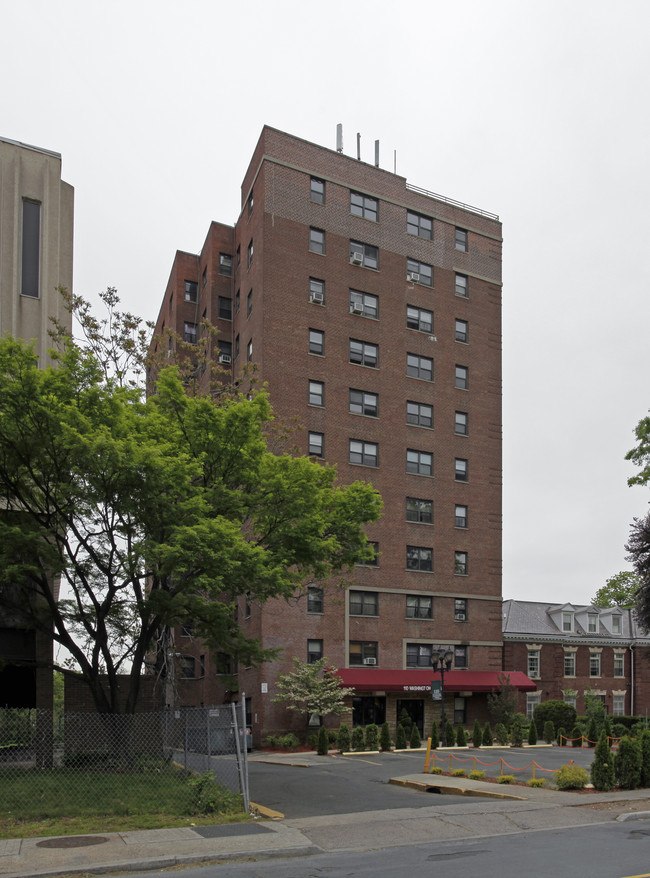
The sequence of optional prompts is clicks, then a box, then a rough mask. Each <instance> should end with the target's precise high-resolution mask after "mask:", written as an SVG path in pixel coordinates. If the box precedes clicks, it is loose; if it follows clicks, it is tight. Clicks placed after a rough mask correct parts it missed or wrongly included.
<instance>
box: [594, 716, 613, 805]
mask: <svg viewBox="0 0 650 878" xmlns="http://www.w3.org/2000/svg"><path fill="white" fill-rule="evenodd" d="M591 782H592V784H593V785H594V789H597V790H601V791H603V792H607V790H611V788H612V787H613V786H614V754H613V753H612V752H611V750H610V749H609V744H608V743H607V732H606V730H605V729H604V728H603V730H602V732H601V733H600V738H599V739H598V743H597V744H596V749H595V751H594V761H593V762H592V763H591Z"/></svg>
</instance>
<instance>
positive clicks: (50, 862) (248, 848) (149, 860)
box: [0, 753, 650, 878]
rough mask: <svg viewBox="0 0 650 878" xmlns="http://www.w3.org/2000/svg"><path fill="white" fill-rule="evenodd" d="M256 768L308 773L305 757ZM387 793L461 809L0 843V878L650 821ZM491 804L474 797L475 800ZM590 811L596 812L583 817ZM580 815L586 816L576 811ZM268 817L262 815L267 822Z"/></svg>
mask: <svg viewBox="0 0 650 878" xmlns="http://www.w3.org/2000/svg"><path fill="white" fill-rule="evenodd" d="M276 755H277V754H272V756H271V755H265V756H264V757H260V758H259V759H260V761H271V759H272V760H273V761H275V762H279V763H281V764H287V765H313V764H315V763H314V757H313V756H312V755H311V754H302V753H301V754H287V755H286V756H284V755H280V756H279V757H278V758H277V759H276V758H275V757H276ZM391 783H398V784H402V785H407V786H410V787H413V788H416V789H421V790H422V791H423V795H427V794H431V793H434V794H436V793H445V792H447V793H452V792H453V793H455V794H459V793H461V794H462V793H464V794H465V795H467V796H468V798H467V801H466V802H463V803H462V804H453V805H448V806H445V805H444V804H443V803H439V804H437V805H435V806H426V805H424V806H419V807H416V808H400V809H395V810H385V811H370V812H363V813H358V814H357V813H355V814H334V815H327V816H323V817H306V818H296V819H283V820H264V821H258V822H251V823H248V824H241V823H240V824H231V825H226V826H196V827H185V828H181V829H153V830H147V831H144V832H123V833H106V834H105V835H84V836H62V837H60V838H44V839H43V838H31V839H9V840H6V841H1V840H0V876H2V878H28V876H46V875H64V874H65V875H68V874H73V873H95V874H97V873H103V872H104V873H105V872H117V871H142V870H150V869H165V868H170V867H172V866H176V865H180V864H189V863H195V864H198V863H201V862H208V861H212V860H216V861H219V860H221V861H224V860H238V859H242V858H246V859H251V858H252V859H260V860H263V859H266V858H269V857H276V858H277V857H294V856H305V855H309V854H313V853H317V852H321V851H334V850H346V849H350V848H354V849H356V850H359V848H364V847H376V846H377V845H380V846H382V847H392V846H399V845H404V844H418V843H422V842H432V841H444V840H465V839H468V838H477V837H486V836H493V835H504V834H512V833H517V832H522V831H530V830H544V829H565V828H567V827H572V826H582V825H586V824H594V823H602V822H609V821H610V820H613V819H615V818H617V815H620V816H618V818H617V819H621V817H623V818H633V817H636V818H645V819H650V791H649V790H631V791H627V792H617V793H580V794H572V793H562V792H558V791H555V790H547V789H532V788H529V787H524V786H511V787H506V788H505V789H504V788H502V787H498V786H496V785H495V784H483V783H481V781H471V780H469V779H467V778H454V777H445V776H441V775H425V774H421V773H418V774H409V775H403V776H401V777H397V778H393V779H392V780H391ZM481 790H483V791H484V792H485V793H491V794H492V795H496V796H498V798H493V797H490V798H485V797H483V796H481V797H480V798H479V797H478V796H477V793H478V792H479V791H481ZM594 805H597V806H598V807H597V808H594V807H591V806H594ZM585 806H588V807H585ZM261 810H262V811H264V809H261ZM270 813H272V812H270Z"/></svg>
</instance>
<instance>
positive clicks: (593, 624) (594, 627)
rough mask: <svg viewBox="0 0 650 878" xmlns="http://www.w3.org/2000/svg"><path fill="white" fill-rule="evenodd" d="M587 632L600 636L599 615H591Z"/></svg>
mask: <svg viewBox="0 0 650 878" xmlns="http://www.w3.org/2000/svg"><path fill="white" fill-rule="evenodd" d="M587 618H588V625H587V630H588V631H589V633H590V634H598V613H589V616H588V617H587Z"/></svg>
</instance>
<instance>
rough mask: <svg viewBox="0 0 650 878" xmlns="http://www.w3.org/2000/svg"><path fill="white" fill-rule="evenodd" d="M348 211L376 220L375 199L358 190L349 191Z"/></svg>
mask: <svg viewBox="0 0 650 878" xmlns="http://www.w3.org/2000/svg"><path fill="white" fill-rule="evenodd" d="M350 213H351V214H353V215H354V216H362V217H363V218H364V219H369V220H372V221H373V222H375V223H376V222H377V199H376V198H370V196H369V195H362V194H361V193H360V192H350Z"/></svg>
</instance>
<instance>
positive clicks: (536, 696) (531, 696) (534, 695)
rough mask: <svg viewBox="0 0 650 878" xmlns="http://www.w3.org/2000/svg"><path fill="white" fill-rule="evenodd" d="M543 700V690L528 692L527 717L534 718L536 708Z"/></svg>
mask: <svg viewBox="0 0 650 878" xmlns="http://www.w3.org/2000/svg"><path fill="white" fill-rule="evenodd" d="M541 701H542V693H541V692H526V719H532V718H533V714H534V713H535V708H536V707H537V705H538V704H541Z"/></svg>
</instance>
